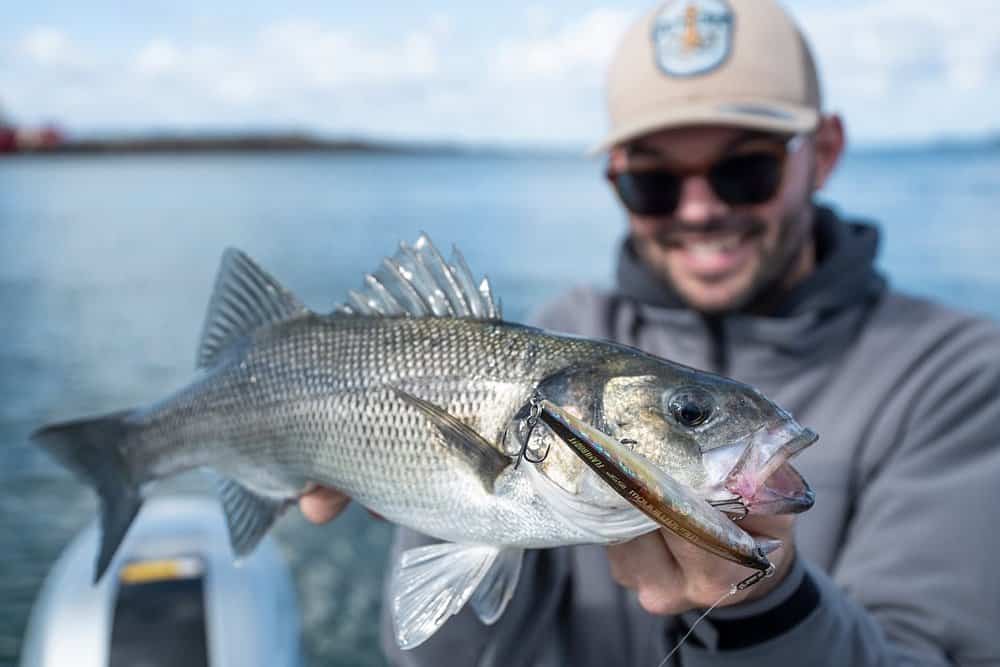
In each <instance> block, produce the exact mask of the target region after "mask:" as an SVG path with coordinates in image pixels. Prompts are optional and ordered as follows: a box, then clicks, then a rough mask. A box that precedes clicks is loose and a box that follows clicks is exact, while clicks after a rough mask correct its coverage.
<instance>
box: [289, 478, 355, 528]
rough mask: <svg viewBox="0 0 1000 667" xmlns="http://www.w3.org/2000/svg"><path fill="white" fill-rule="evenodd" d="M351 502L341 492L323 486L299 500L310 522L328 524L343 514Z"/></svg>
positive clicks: (300, 506) (301, 508) (300, 507)
mask: <svg viewBox="0 0 1000 667" xmlns="http://www.w3.org/2000/svg"><path fill="white" fill-rule="evenodd" d="M350 501H351V499H350V497H348V496H346V495H344V494H343V493H341V492H340V491H337V490H336V489H329V488H326V487H322V486H321V487H319V488H316V489H314V490H313V491H310V492H309V493H307V494H305V495H304V496H302V497H301V498H299V509H300V510H301V511H302V515H303V516H304V517H305V518H306V519H308V520H309V521H311V522H313V523H326V522H327V521H330V520H331V519H333V518H334V517H336V516H337V515H338V514H340V513H341V512H343V511H344V508H345V507H347V503H349V502H350Z"/></svg>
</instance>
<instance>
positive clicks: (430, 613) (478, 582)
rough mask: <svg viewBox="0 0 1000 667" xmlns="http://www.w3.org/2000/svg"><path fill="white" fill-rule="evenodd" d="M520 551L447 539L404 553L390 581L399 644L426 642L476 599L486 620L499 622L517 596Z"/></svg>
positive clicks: (475, 605) (475, 601) (416, 644)
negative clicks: (468, 603) (460, 542)
mask: <svg viewBox="0 0 1000 667" xmlns="http://www.w3.org/2000/svg"><path fill="white" fill-rule="evenodd" d="M521 554H522V551H521V550H520V549H517V550H512V551H502V550H500V549H498V548H497V547H493V546H489V545H481V544H455V543H452V542H443V543H441V544H430V545H427V546H423V547H417V548H415V549H410V550H408V551H405V552H403V554H402V556H400V559H399V563H398V564H397V565H396V567H395V568H394V570H393V573H392V580H391V590H392V611H393V621H394V623H395V629H396V642H397V643H398V644H399V647H400V648H402V649H404V650H405V649H412V648H415V647H417V646H419V645H420V644H422V643H424V642H425V641H427V640H428V639H429V638H430V637H431V636H432V635H433V634H434V633H435V632H437V630H438V629H439V628H440V627H441V626H442V625H443V624H444V622H445V621H447V620H448V619H449V618H451V617H452V616H454V615H455V614H457V613H458V612H459V611H461V610H462V608H463V607H464V606H465V604H466V602H468V601H469V599H470V598H471V599H472V601H473V604H474V608H475V611H476V613H477V615H478V616H479V618H480V619H481V620H483V621H484V622H485V623H488V624H491V623H495V622H496V620H497V619H499V618H500V616H501V614H503V611H504V609H505V608H506V606H507V602H509V601H510V598H511V596H512V595H513V592H514V588H515V586H516V584H517V579H518V576H519V574H520V570H521Z"/></svg>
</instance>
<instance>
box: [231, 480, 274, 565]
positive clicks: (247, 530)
mask: <svg viewBox="0 0 1000 667" xmlns="http://www.w3.org/2000/svg"><path fill="white" fill-rule="evenodd" d="M218 487H219V499H220V500H221V501H222V509H223V510H224V511H225V514H226V524H227V525H228V527H229V542H230V544H232V546H233V553H235V554H236V557H237V558H242V557H243V556H246V555H247V554H249V553H250V552H252V551H253V550H254V548H256V546H257V545H258V544H259V543H260V541H261V540H262V539H263V538H264V535H266V534H267V531H268V530H270V529H271V526H273V525H274V522H275V521H277V520H278V517H280V516H281V515H282V514H283V513H284V511H285V510H286V509H288V506H289V505H290V504H291V502H292V501H291V500H289V499H283V498H281V499H276V498H268V497H266V496H262V495H260V494H257V493H254V492H253V491H251V490H250V489H247V488H246V487H245V486H243V485H242V484H240V483H239V482H236V481H233V480H231V479H221V480H219V484H218Z"/></svg>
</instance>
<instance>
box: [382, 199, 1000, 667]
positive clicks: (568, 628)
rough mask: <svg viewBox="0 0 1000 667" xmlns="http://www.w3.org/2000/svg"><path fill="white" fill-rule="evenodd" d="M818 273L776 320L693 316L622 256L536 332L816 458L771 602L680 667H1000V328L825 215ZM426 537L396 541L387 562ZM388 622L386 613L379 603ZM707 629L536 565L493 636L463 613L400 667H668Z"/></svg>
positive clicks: (540, 558)
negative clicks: (999, 567)
mask: <svg viewBox="0 0 1000 667" xmlns="http://www.w3.org/2000/svg"><path fill="white" fill-rule="evenodd" d="M815 234H816V241H817V258H818V265H817V268H816V270H815V271H813V273H811V274H810V275H809V276H808V277H807V278H806V279H805V280H804V281H802V282H801V283H800V284H799V285H798V286H796V287H795V288H794V289H793V290H792V291H791V292H790V293H788V294H786V295H785V296H784V298H783V299H782V301H781V302H780V304H779V305H778V308H777V309H776V310H774V311H772V314H770V315H767V316H762V315H756V314H749V313H744V312H739V313H731V314H727V315H724V316H719V317H714V318H705V317H703V316H701V315H699V314H697V313H695V312H693V311H691V310H688V309H686V308H684V307H683V304H681V302H680V300H679V299H678V298H677V296H676V295H675V294H673V293H672V292H671V291H670V289H669V288H668V287H667V286H665V285H664V284H663V283H662V282H661V281H659V280H658V279H657V278H656V277H655V276H654V275H652V274H651V273H650V272H649V271H648V270H647V269H646V268H645V267H644V266H643V265H642V264H641V262H639V261H638V259H637V258H636V256H635V253H634V252H633V251H632V249H631V247H630V245H629V244H628V242H627V241H626V242H625V243H623V244H622V248H621V251H620V255H619V266H618V274H617V287H616V289H614V290H611V291H599V290H594V289H589V288H578V289H575V290H573V291H571V292H569V293H568V294H566V295H565V296H563V297H561V298H559V299H557V300H556V301H554V302H553V303H551V304H549V305H547V306H546V307H545V308H543V309H542V310H541V312H540V313H539V314H538V316H537V317H536V318H535V320H536V323H537V324H539V325H540V326H543V327H545V328H548V329H552V330H557V331H562V332H566V333H571V334H577V335H583V336H591V337H601V338H608V339H611V340H615V341H618V342H621V343H625V344H628V345H633V346H635V347H638V348H640V349H642V350H645V351H646V352H649V353H652V354H655V355H658V356H661V357H665V358H667V359H671V360H673V361H677V362H680V363H683V364H687V365H690V366H694V367H697V368H702V369H706V370H711V371H715V372H720V373H723V374H726V375H729V376H731V377H734V378H736V379H738V380H741V381H743V382H746V383H748V384H751V385H754V386H756V387H757V388H758V389H760V390H761V391H762V392H764V393H765V394H766V395H767V396H768V397H770V398H771V399H773V400H774V401H775V402H776V403H778V404H779V405H782V406H783V407H785V408H787V409H788V410H789V411H790V412H791V413H792V414H793V415H795V417H796V419H797V420H798V421H799V422H800V423H802V424H803V425H806V426H809V427H811V428H812V429H814V430H815V431H817V432H818V433H819V434H820V441H819V442H818V443H817V444H815V445H813V446H812V447H810V448H808V449H806V450H805V451H804V452H802V454H801V455H800V456H799V457H798V458H797V459H796V467H797V468H798V469H799V470H800V471H801V472H802V473H803V475H804V476H805V477H806V479H808V480H809V482H810V484H811V485H812V487H813V489H814V491H815V493H816V505H815V506H814V507H813V508H812V509H811V510H810V511H809V512H807V513H806V514H803V515H801V516H800V517H798V519H797V521H796V554H797V555H796V559H795V562H794V564H793V566H792V568H791V571H790V572H789V574H788V576H787V577H786V578H785V579H784V580H783V581H782V582H781V583H780V584H779V585H778V586H777V587H776V588H775V589H774V590H772V591H770V592H769V593H768V595H766V596H765V597H763V598H761V599H758V600H755V601H753V602H749V603H745V604H738V605H734V606H729V607H723V608H719V609H716V610H714V611H713V612H712V613H711V614H710V615H709V616H708V619H707V620H706V621H705V622H704V623H702V624H700V625H698V626H697V627H696V628H695V631H694V634H693V635H692V637H691V638H690V639H689V640H688V641H687V642H686V643H685V644H684V645H683V647H682V648H681V649H680V650H679V651H678V652H677V654H675V656H674V658H673V664H674V665H683V666H684V667H702V666H705V667H708V666H718V667H722V666H730V665H731V666H733V667H736V666H737V665H738V666H739V667H756V666H757V665H760V666H761V667H765V666H766V667H775V666H776V665H816V666H825V665H829V666H831V667H832V666H835V665H836V666H841V665H855V666H859V667H864V666H868V665H872V666H874V665H928V666H930V665H987V664H990V665H994V664H996V665H1000V633H998V632H997V631H996V628H997V627H998V625H1000V577H998V576H997V575H996V574H995V573H994V568H995V565H994V563H993V562H992V559H993V557H994V555H995V554H997V553H1000V530H997V529H996V524H997V519H998V514H997V509H996V508H997V507H1000V483H998V482H997V480H1000V328H998V327H997V326H996V325H995V324H994V323H993V322H991V321H989V320H986V319H983V318H979V317H975V316H971V315H968V314H964V313H960V312H957V311H955V310H952V309H949V308H946V307H944V306H942V305H939V304H936V303H933V302H931V301H928V300H925V299H920V298H916V297H913V296H910V295H907V294H904V293H901V292H899V291H896V290H894V289H892V288H891V287H890V286H889V285H888V282H887V281H886V280H885V278H884V277H883V276H881V275H880V274H879V272H878V271H877V270H876V268H875V258H876V256H877V251H878V244H879V234H878V231H877V229H876V228H875V227H873V226H871V225H868V224H863V223H854V222H846V221H843V220H841V219H839V217H838V216H837V215H836V214H835V213H834V212H833V211H832V210H830V209H826V208H818V210H817V217H816V227H815ZM425 539H426V538H422V537H421V536H418V535H416V534H413V533H410V532H408V531H405V530H402V529H401V530H399V531H398V533H397V540H396V546H395V548H396V552H397V553H395V554H394V555H393V557H394V558H395V557H398V552H399V551H401V550H404V549H406V548H409V547H411V546H415V545H417V544H420V543H423V542H424V540H425ZM384 606H385V607H388V605H384ZM697 615H698V614H697V613H696V612H690V613H689V614H685V615H683V616H681V617H670V616H656V615H652V614H649V613H648V612H646V611H645V610H643V609H642V608H641V607H640V606H639V604H638V602H637V600H636V597H635V595H634V594H633V593H632V592H630V591H628V590H626V589H623V588H622V587H620V586H618V585H617V584H616V583H615V582H614V581H613V579H612V578H611V575H610V571H609V567H608V562H607V557H606V553H605V550H604V548H603V547H599V546H576V547H565V548H559V549H550V550H542V551H534V552H529V554H528V555H527V557H526V559H525V563H524V566H523V570H522V574H521V582H520V583H519V585H518V588H517V591H516V592H515V595H514V597H513V599H512V601H511V603H510V605H509V607H508V609H507V611H506V613H505V614H504V616H503V617H502V618H501V619H500V621H499V622H498V623H497V624H495V625H493V626H490V627H486V626H484V625H482V624H481V623H480V622H479V621H478V620H477V619H476V618H475V616H474V615H473V614H472V613H470V612H468V611H463V612H462V613H460V614H459V615H457V616H456V617H455V618H453V619H451V620H449V621H448V622H447V623H445V625H444V626H443V627H442V629H441V630H440V631H439V632H438V633H437V634H436V635H435V636H434V637H432V638H431V639H430V640H429V641H428V642H427V643H426V644H424V645H422V646H420V647H418V648H417V649H415V650H413V651H409V652H402V651H399V650H398V649H397V648H395V643H394V640H393V639H392V625H391V620H390V619H389V618H388V615H387V614H386V613H384V615H383V616H384V618H383V637H384V641H383V646H384V648H385V650H386V653H387V656H388V657H389V659H390V661H391V662H392V663H393V664H398V665H413V666H417V665H435V664H443V663H445V662H446V663H448V664H459V665H479V666H483V667H486V666H489V665H532V666H542V665H545V666H548V665H553V666H554V665H574V666H579V667H586V666H588V665H594V666H597V665H609V664H614V665H648V666H650V667H653V666H655V665H657V664H658V663H659V662H660V661H661V660H662V659H663V657H664V656H666V655H667V654H668V653H669V652H670V650H671V649H672V648H673V646H674V645H675V644H676V642H677V640H678V639H679V636H680V635H681V634H682V633H683V632H684V631H685V630H686V628H687V627H688V624H690V623H691V621H692V620H693V618H695V617H697Z"/></svg>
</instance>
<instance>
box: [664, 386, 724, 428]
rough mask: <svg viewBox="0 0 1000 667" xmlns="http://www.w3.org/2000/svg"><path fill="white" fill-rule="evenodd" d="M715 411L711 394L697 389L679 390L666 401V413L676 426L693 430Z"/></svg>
mask: <svg viewBox="0 0 1000 667" xmlns="http://www.w3.org/2000/svg"><path fill="white" fill-rule="evenodd" d="M714 410H715V401H714V400H712V396H711V394H709V393H708V392H707V391H705V390H704V389H699V388H697V387H686V388H684V389H681V390H680V391H678V392H677V393H675V394H674V395H673V396H671V397H670V400H668V401H667V411H668V412H669V413H670V416H671V417H673V418H674V419H675V420H676V421H677V423H678V424H681V425H682V426H687V427H689V428H693V427H695V426H700V425H702V424H704V423H705V422H707V421H708V420H709V419H710V418H711V417H712V413H713V411H714Z"/></svg>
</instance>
